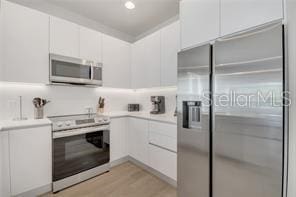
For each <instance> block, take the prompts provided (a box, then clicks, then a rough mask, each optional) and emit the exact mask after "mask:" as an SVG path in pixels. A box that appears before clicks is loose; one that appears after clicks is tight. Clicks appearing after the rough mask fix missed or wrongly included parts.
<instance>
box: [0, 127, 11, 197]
mask: <svg viewBox="0 0 296 197" xmlns="http://www.w3.org/2000/svg"><path fill="white" fill-rule="evenodd" d="M0 196H1V197H8V196H10V177H9V137H8V132H7V131H4V132H0Z"/></svg>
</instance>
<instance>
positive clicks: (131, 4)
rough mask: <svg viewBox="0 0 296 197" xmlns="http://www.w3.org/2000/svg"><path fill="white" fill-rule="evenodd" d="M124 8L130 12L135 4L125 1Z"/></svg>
mask: <svg viewBox="0 0 296 197" xmlns="http://www.w3.org/2000/svg"><path fill="white" fill-rule="evenodd" d="M124 5H125V7H126V8H127V9H129V10H132V9H134V8H135V7H136V6H135V4H134V3H133V2H131V1H127V2H125V4H124Z"/></svg>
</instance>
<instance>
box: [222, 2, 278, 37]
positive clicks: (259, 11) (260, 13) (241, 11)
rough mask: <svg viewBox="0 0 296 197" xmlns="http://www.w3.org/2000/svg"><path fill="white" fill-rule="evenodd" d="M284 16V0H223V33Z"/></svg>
mask: <svg viewBox="0 0 296 197" xmlns="http://www.w3.org/2000/svg"><path fill="white" fill-rule="evenodd" d="M281 18H283V1H282V0H221V35H222V36H224V35H227V34H231V33H235V32H238V31H241V30H245V29H248V28H251V27H255V26H258V25H261V24H264V23H267V22H270V21H273V20H276V19H281Z"/></svg>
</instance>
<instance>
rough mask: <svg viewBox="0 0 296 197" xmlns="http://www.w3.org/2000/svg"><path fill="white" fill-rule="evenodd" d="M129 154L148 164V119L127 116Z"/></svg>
mask: <svg viewBox="0 0 296 197" xmlns="http://www.w3.org/2000/svg"><path fill="white" fill-rule="evenodd" d="M128 144H129V149H128V150H129V155H130V156H131V157H133V158H135V159H136V160H138V161H140V162H142V163H144V164H146V165H149V164H148V121H147V120H143V119H138V118H129V131H128Z"/></svg>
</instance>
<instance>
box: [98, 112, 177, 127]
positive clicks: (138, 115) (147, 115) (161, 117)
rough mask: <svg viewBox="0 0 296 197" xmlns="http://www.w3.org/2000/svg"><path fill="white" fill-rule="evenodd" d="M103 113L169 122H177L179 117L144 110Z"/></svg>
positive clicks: (112, 115)
mask: <svg viewBox="0 0 296 197" xmlns="http://www.w3.org/2000/svg"><path fill="white" fill-rule="evenodd" d="M103 115H106V116H109V117H110V118H111V119H112V118H122V117H132V118H140V119H145V120H151V121H157V122H162V123H168V124H174V125H176V124H177V118H176V117H174V116H173V115H168V114H159V115H151V114H150V113H143V112H109V113H104V114H103Z"/></svg>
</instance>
